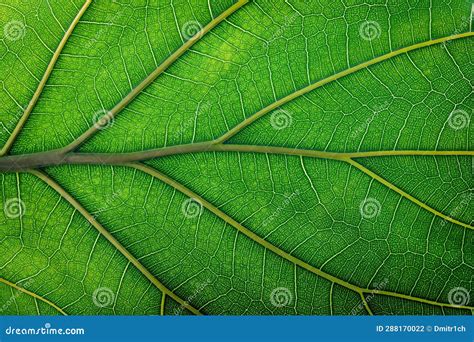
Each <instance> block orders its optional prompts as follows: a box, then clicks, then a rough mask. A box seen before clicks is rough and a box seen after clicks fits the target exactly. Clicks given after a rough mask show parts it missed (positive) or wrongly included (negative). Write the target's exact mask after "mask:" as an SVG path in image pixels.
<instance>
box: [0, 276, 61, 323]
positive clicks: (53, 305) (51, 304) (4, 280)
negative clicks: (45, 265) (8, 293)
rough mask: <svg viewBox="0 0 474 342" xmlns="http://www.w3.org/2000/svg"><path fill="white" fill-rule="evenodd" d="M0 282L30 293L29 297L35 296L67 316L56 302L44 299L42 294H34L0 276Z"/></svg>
mask: <svg viewBox="0 0 474 342" xmlns="http://www.w3.org/2000/svg"><path fill="white" fill-rule="evenodd" d="M0 283H3V284H5V285H8V286H10V287H12V288H14V289H16V290H18V291H20V292H23V293H26V294H27V295H30V296H31V297H33V298H36V299H38V300H40V301H42V302H43V303H46V304H48V305H49V306H51V307H52V308H54V309H56V310H57V311H58V312H59V313H61V314H62V315H64V316H67V314H66V313H65V312H64V311H63V310H62V309H61V308H60V307H59V306H57V305H56V304H54V303H53V302H51V301H50V300H48V299H46V298H44V297H42V296H40V295H38V294H36V293H34V292H31V291H29V290H27V289H25V288H24V287H22V286H20V285H17V284H15V283H12V282H10V281H8V280H6V279H4V278H0Z"/></svg>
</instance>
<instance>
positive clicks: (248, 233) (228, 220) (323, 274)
mask: <svg viewBox="0 0 474 342" xmlns="http://www.w3.org/2000/svg"><path fill="white" fill-rule="evenodd" d="M124 166H127V167H131V168H134V169H136V170H140V171H142V172H144V173H146V174H148V175H150V176H152V177H155V178H157V179H159V180H161V181H162V182H163V183H165V184H167V185H169V186H171V187H173V188H174V189H176V190H178V191H180V192H181V193H183V194H184V195H186V196H188V197H190V198H193V199H195V200H197V201H199V202H200V203H201V204H202V205H203V206H204V207H205V208H206V209H208V210H209V211H210V212H212V213H213V214H214V215H216V216H218V217H219V218H221V219H222V220H223V221H224V222H226V223H227V224H229V225H230V226H232V227H234V228H235V229H237V230H238V231H239V232H241V233H242V234H244V235H245V236H247V237H248V238H250V239H251V240H253V241H254V242H256V243H258V244H259V245H261V246H263V247H264V248H267V249H268V250H270V251H272V252H273V253H275V254H277V255H279V256H280V257H282V258H284V259H286V260H288V261H290V262H292V263H294V264H295V265H297V266H300V267H301V268H303V269H305V270H307V271H309V272H311V273H314V274H316V275H318V276H320V277H322V278H324V279H326V280H329V281H330V282H332V283H336V284H339V285H341V286H343V287H345V288H348V289H350V290H352V291H354V292H356V293H359V295H360V296H361V297H363V294H364V293H373V294H383V295H386V296H390V297H398V298H403V299H408V300H411V301H416V302H421V303H425V304H432V305H438V306H442V307H454V308H461V309H468V310H471V309H473V308H472V307H469V306H456V305H452V304H448V303H438V302H436V301H430V300H427V299H423V298H418V297H413V296H409V295H405V294H399V293H395V292H390V291H380V290H378V289H368V288H362V287H359V286H356V285H354V284H351V283H349V282H346V281H344V280H342V279H339V278H337V277H335V276H333V275H331V274H329V273H326V272H324V271H322V270H321V269H318V268H316V267H314V266H312V265H310V264H308V263H307V262H305V261H303V260H301V259H299V258H297V257H295V256H293V255H291V254H289V253H287V252H285V251H284V250H282V249H281V248H279V247H277V246H275V245H273V244H272V243H270V242H269V241H267V240H265V239H263V238H261V237H260V236H258V235H257V234H255V233H254V232H253V231H251V230H250V229H248V228H246V227H244V226H243V225H242V224H240V223H239V222H237V221H236V220H235V219H233V218H232V217H231V216H229V215H228V214H226V213H224V212H223V211H222V210H220V209H219V208H217V207H216V206H215V205H213V204H212V203H210V202H209V201H207V200H206V199H204V198H203V197H201V196H199V195H198V194H197V193H195V192H193V191H192V190H190V189H188V188H187V187H186V186H184V185H183V184H181V183H180V182H178V181H176V180H174V179H173V178H171V177H169V176H168V175H165V174H163V173H161V172H159V171H158V170H156V169H155V168H152V167H150V166H147V165H144V164H140V163H130V164H125V165H124ZM368 310H370V309H368Z"/></svg>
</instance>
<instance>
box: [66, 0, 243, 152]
mask: <svg viewBox="0 0 474 342" xmlns="http://www.w3.org/2000/svg"><path fill="white" fill-rule="evenodd" d="M248 1H249V0H239V1H237V3H235V4H234V5H233V6H231V7H229V8H228V9H227V10H225V11H224V12H222V13H221V14H220V15H219V16H218V17H216V18H215V19H213V20H212V21H210V22H209V23H208V24H207V25H206V26H205V27H204V28H203V29H202V30H201V31H199V32H198V33H196V34H195V35H194V36H193V37H192V38H190V39H189V40H188V41H186V43H184V44H183V45H182V46H181V47H180V48H179V49H178V50H176V51H175V52H174V53H172V54H171V55H170V56H169V57H168V58H167V59H166V60H165V61H164V62H163V63H162V64H161V65H159V66H158V68H157V69H155V70H154V71H153V72H152V73H151V74H150V75H148V76H147V77H146V78H145V79H144V80H143V81H142V82H141V83H140V84H139V85H138V86H136V87H135V88H134V89H133V90H132V91H131V92H130V93H128V94H127V95H126V96H125V97H124V98H123V99H122V100H121V101H120V102H119V103H117V104H116V105H115V107H113V108H112V109H111V110H110V111H109V112H108V113H107V114H105V115H104V117H103V118H104V120H106V121H107V122H108V121H109V120H112V119H113V118H114V117H115V116H117V114H118V113H119V112H121V111H122V110H123V109H124V108H125V107H126V106H127V105H128V104H129V103H130V102H132V101H133V100H134V99H135V98H136V97H137V96H138V95H139V94H140V93H141V92H142V91H143V90H144V89H145V88H147V87H148V86H149V85H150V84H151V83H152V82H153V81H155V80H156V78H157V77H158V76H160V75H161V74H162V73H163V72H164V71H165V70H166V69H168V68H169V67H170V66H171V65H172V64H173V63H174V62H175V61H176V60H177V59H178V58H180V57H181V56H182V55H183V54H184V53H185V52H186V51H188V50H189V49H190V48H191V47H192V46H193V45H194V44H196V43H197V42H198V41H199V40H201V39H202V37H204V36H205V35H206V34H207V33H208V32H209V31H211V30H212V29H213V28H214V27H216V26H217V25H219V24H220V23H221V22H222V21H223V20H225V19H226V18H227V17H228V16H230V15H231V14H232V13H234V12H235V11H237V10H238V9H239V8H241V7H242V6H244V5H245V4H247V3H248ZM99 130H100V127H98V125H93V126H92V127H90V128H89V129H88V130H87V131H85V132H84V133H83V134H82V135H80V136H79V137H78V138H77V139H76V140H74V141H73V142H72V143H70V144H69V145H67V146H66V147H64V148H63V150H64V151H65V152H69V151H74V150H75V149H77V148H78V147H79V146H80V145H81V144H83V143H84V142H85V141H86V140H88V139H90V138H91V137H92V136H93V135H94V134H95V133H97V132H98V131H99Z"/></svg>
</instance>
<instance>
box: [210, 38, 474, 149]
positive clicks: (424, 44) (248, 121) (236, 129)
mask: <svg viewBox="0 0 474 342" xmlns="http://www.w3.org/2000/svg"><path fill="white" fill-rule="evenodd" d="M472 36H474V32H465V33H460V34H455V35H452V36H448V37H442V38H438V39H433V40H428V41H424V42H421V43H418V44H414V45H411V46H407V47H405V48H402V49H399V50H395V51H392V52H390V53H387V54H385V55H382V56H379V57H376V58H374V59H371V60H369V61H366V62H364V63H361V64H358V65H356V66H354V67H352V68H349V69H346V70H343V71H341V72H339V73H337V74H334V75H332V76H329V77H327V78H324V79H322V80H320V81H317V82H315V83H313V84H311V85H309V86H307V87H305V88H302V89H300V90H298V91H296V92H294V93H291V94H289V95H287V96H285V97H283V98H281V99H279V100H278V101H275V102H273V103H271V104H270V105H268V106H267V107H265V108H263V109H261V110H260V111H258V112H256V113H255V114H253V115H251V116H249V117H248V118H247V119H245V120H243V121H242V122H241V123H239V124H238V125H237V126H235V127H234V128H232V129H231V130H229V131H228V132H226V133H225V134H223V135H222V136H220V137H219V138H217V139H215V141H214V143H215V144H220V143H223V142H226V141H228V140H229V139H230V138H232V137H233V136H234V135H236V134H237V133H239V132H240V131H242V130H243V129H244V128H245V127H247V126H249V125H250V124H252V123H253V122H255V121H256V120H258V119H259V118H261V117H262V116H264V115H266V114H267V113H269V112H271V111H272V110H274V109H277V108H278V107H281V106H282V105H284V104H286V103H288V102H290V101H292V100H294V99H295V98H297V97H300V96H302V95H305V94H307V93H309V92H311V91H313V90H315V89H317V88H320V87H322V86H323V85H326V84H328V83H330V82H333V81H335V80H338V79H340V78H342V77H345V76H347V75H350V74H353V73H355V72H356V71H359V70H362V69H365V68H367V67H369V66H371V65H374V64H377V63H380V62H383V61H385V60H388V59H390V58H393V57H395V56H399V55H402V54H404V53H408V52H410V51H413V50H416V49H420V48H423V47H427V46H431V45H435V44H439V43H443V42H446V41H450V40H455V39H460V38H465V37H472Z"/></svg>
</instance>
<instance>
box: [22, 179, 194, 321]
mask: <svg viewBox="0 0 474 342" xmlns="http://www.w3.org/2000/svg"><path fill="white" fill-rule="evenodd" d="M29 172H30V173H31V174H33V175H35V176H36V177H38V178H39V179H41V180H42V181H43V182H45V183H46V184H48V185H49V186H50V187H51V188H53V189H54V190H55V191H56V192H58V193H59V194H60V195H61V197H62V198H64V199H65V200H66V201H67V202H69V204H71V205H72V206H73V207H74V208H75V209H76V210H77V211H78V212H80V213H81V214H82V215H83V216H84V218H86V219H87V221H88V222H89V223H90V224H91V225H92V226H94V228H96V229H97V230H98V231H99V233H100V234H102V236H104V237H105V238H106V239H107V240H108V241H109V242H110V243H111V244H112V245H113V246H114V247H115V248H116V249H117V250H118V251H119V252H120V253H122V255H123V256H124V257H125V258H126V259H127V260H128V261H130V262H131V263H132V264H133V265H134V266H135V267H136V268H137V269H138V270H139V271H140V272H141V273H142V274H143V275H144V276H145V277H146V278H147V279H148V280H149V281H151V282H152V284H153V285H155V286H156V287H157V288H158V289H159V290H161V292H163V294H166V295H168V296H170V297H171V298H173V299H174V300H175V301H177V302H178V303H180V304H181V305H182V306H183V307H185V308H186V309H188V310H189V311H191V312H192V313H194V314H196V315H201V313H200V312H199V310H197V309H196V308H194V307H193V306H192V305H191V304H189V303H187V302H186V301H184V300H183V299H181V298H180V297H178V295H176V294H175V293H174V292H173V291H171V290H170V289H168V288H167V287H166V286H165V285H163V284H162V283H161V282H160V281H159V280H158V279H157V278H155V276H154V275H153V274H152V273H151V272H150V271H149V270H148V269H147V268H146V267H145V266H144V265H143V264H141V263H140V261H138V259H137V258H135V257H134V256H133V255H132V253H130V252H129V251H128V250H127V249H126V248H125V247H124V246H123V245H122V244H121V243H120V242H119V241H118V240H117V239H116V238H115V237H114V236H113V235H112V234H111V233H110V232H109V231H108V230H107V229H105V228H104V227H103V226H102V225H101V224H100V223H99V222H98V221H97V220H96V219H95V218H94V216H92V215H91V214H90V213H89V212H88V211H87V210H86V209H85V208H84V207H83V206H82V205H81V204H80V203H79V202H78V201H77V200H76V199H75V198H74V197H72V196H71V195H70V194H69V193H68V192H67V191H66V190H64V189H63V188H62V187H61V185H59V184H58V183H57V182H56V181H55V180H53V179H52V178H51V177H49V176H48V175H47V174H46V173H44V172H41V171H38V170H30V171H29Z"/></svg>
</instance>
